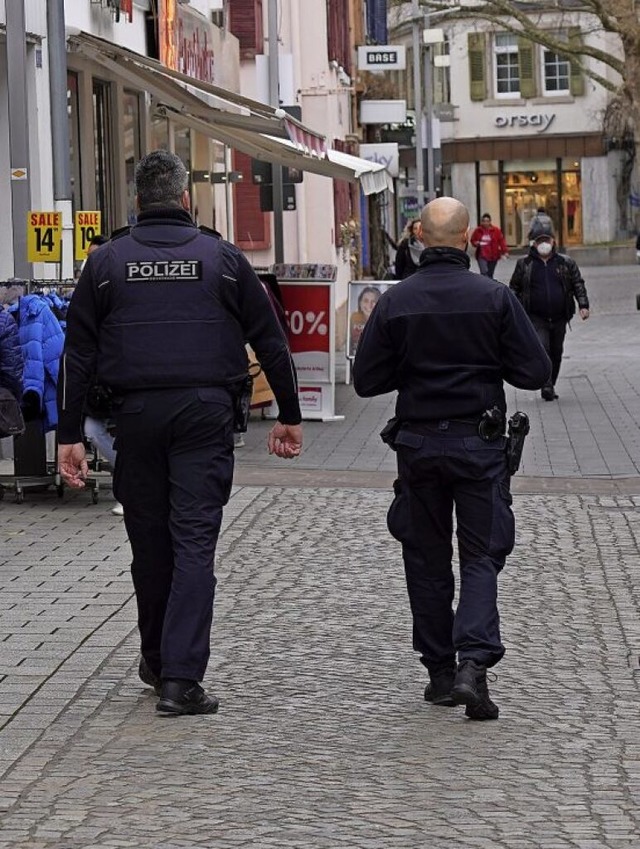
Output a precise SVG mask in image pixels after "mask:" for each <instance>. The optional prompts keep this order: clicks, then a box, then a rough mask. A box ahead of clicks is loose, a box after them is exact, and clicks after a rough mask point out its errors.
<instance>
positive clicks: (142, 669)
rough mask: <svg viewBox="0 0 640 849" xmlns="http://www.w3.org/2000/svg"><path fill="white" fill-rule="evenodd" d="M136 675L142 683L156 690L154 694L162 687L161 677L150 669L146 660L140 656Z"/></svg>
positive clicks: (158, 692) (157, 693) (157, 694)
mask: <svg viewBox="0 0 640 849" xmlns="http://www.w3.org/2000/svg"><path fill="white" fill-rule="evenodd" d="M138 677H139V678H140V680H141V681H142V683H143V684H147V685H148V686H149V687H152V688H153V689H154V690H155V691H156V696H159V695H160V691H161V689H162V679H161V678H160V676H159V675H156V673H155V672H154V671H153V669H151V667H150V666H149V664H148V663H147V661H146V660H145V659H144V658H143V657H141V658H140V665H139V666H138Z"/></svg>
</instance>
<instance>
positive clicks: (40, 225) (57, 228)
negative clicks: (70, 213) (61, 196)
mask: <svg viewBox="0 0 640 849" xmlns="http://www.w3.org/2000/svg"><path fill="white" fill-rule="evenodd" d="M61 253H62V213H61V212H28V213H27V261H28V262H60V257H61Z"/></svg>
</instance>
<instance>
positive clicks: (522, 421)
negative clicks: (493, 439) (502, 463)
mask: <svg viewBox="0 0 640 849" xmlns="http://www.w3.org/2000/svg"><path fill="white" fill-rule="evenodd" d="M528 433H529V416H528V415H527V414H526V413H522V412H520V411H518V412H517V413H514V414H513V415H512V416H511V418H510V419H509V424H508V429H507V449H506V450H507V465H508V467H509V474H510V475H515V473H516V472H517V471H518V469H519V468H520V460H521V459H522V451H523V449H524V441H525V439H526V438H527V434H528Z"/></svg>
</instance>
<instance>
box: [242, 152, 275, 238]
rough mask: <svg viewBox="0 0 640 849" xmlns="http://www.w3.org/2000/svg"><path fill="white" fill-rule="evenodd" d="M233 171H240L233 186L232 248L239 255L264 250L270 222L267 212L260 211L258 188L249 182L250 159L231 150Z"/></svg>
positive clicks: (269, 235)
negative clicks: (237, 180) (233, 237)
mask: <svg viewBox="0 0 640 849" xmlns="http://www.w3.org/2000/svg"><path fill="white" fill-rule="evenodd" d="M233 170H234V171H242V180H241V181H240V182H239V183H234V184H233V190H234V192H235V203H234V205H233V225H234V232H235V235H236V238H235V244H236V245H237V246H238V247H239V248H241V250H243V251H251V250H254V251H256V250H263V249H265V248H268V247H270V245H271V228H270V218H269V213H268V212H262V211H261V210H260V186H258V185H255V184H254V183H253V182H252V180H251V157H250V156H248V155H247V154H246V153H242V152H241V151H239V150H234V151H233Z"/></svg>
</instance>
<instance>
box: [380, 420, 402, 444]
mask: <svg viewBox="0 0 640 849" xmlns="http://www.w3.org/2000/svg"><path fill="white" fill-rule="evenodd" d="M400 425H401V422H400V419H399V418H398V417H397V416H394V417H393V418H392V419H389V421H388V422H387V423H386V425H385V426H384V427H383V428H382V430H381V431H380V439H381V440H382V441H383V442H384V444H385V445H388V446H389V448H391V450H392V451H395V450H396V436H397V435H398V431H399V430H400Z"/></svg>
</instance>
